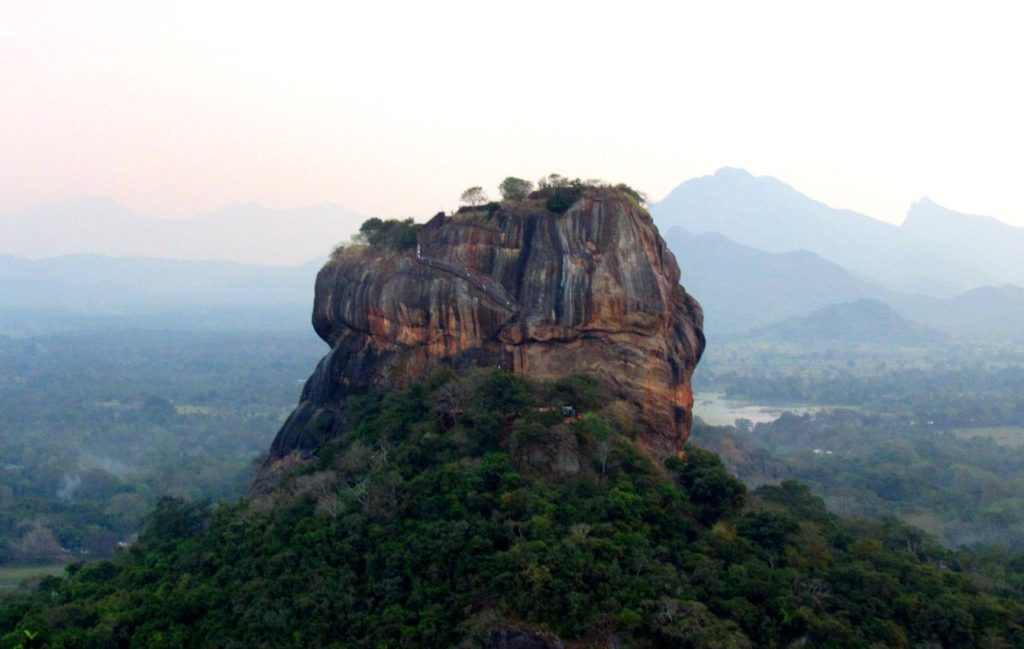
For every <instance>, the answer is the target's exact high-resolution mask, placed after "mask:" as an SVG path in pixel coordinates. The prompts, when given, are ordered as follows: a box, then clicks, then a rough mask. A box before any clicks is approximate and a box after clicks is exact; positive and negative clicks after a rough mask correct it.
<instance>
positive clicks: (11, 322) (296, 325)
mask: <svg viewBox="0 0 1024 649" xmlns="http://www.w3.org/2000/svg"><path fill="white" fill-rule="evenodd" d="M322 263H323V260H322V259H317V260H313V261H309V262H307V263H305V264H302V265H299V266H257V265H253V264H239V263H235V262H229V261H188V260H175V259H146V258H114V257H102V256H97V255H74V256H67V257H57V258H54V259H43V260H29V259H24V258H20V257H12V256H9V255H0V334H3V333H8V334H24V333H40V332H53V331H67V330H79V329H94V328H110V327H116V328H124V327H143V328H148V329H217V330H250V329H260V330H266V329H273V330H289V331H303V332H304V331H309V332H310V333H311V335H312V332H311V330H310V324H309V317H310V308H311V307H310V305H311V304H312V303H313V283H314V280H315V278H316V273H317V271H318V270H319V269H320V266H321V265H322Z"/></svg>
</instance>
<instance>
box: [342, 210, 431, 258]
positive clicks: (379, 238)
mask: <svg viewBox="0 0 1024 649" xmlns="http://www.w3.org/2000/svg"><path fill="white" fill-rule="evenodd" d="M421 227H422V225H420V224H419V223H415V222H413V220H412V218H407V219H405V220H398V219H388V220H382V219H378V218H376V217H374V218H371V219H367V220H366V221H363V224H362V225H360V226H359V233H358V234H357V235H356V236H355V240H356V242H357V243H365V244H367V245H370V246H374V247H389V248H397V249H398V250H408V249H410V248H415V247H416V236H417V234H418V233H419V230H420V228H421Z"/></svg>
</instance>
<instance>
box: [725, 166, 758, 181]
mask: <svg viewBox="0 0 1024 649" xmlns="http://www.w3.org/2000/svg"><path fill="white" fill-rule="evenodd" d="M715 177H717V178H743V179H747V178H755V176H754V174H752V173H750V172H749V171H747V170H746V169H743V168H741V167H722V168H720V169H719V170H718V171H716V172H715Z"/></svg>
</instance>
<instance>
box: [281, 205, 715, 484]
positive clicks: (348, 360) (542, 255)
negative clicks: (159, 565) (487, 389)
mask: <svg viewBox="0 0 1024 649" xmlns="http://www.w3.org/2000/svg"><path fill="white" fill-rule="evenodd" d="M702 321H703V317H702V313H701V308H700V305H699V304H698V303H697V301H696V300H695V299H694V298H693V297H691V296H690V295H688V294H687V293H686V291H685V290H684V289H683V287H682V286H681V285H680V283H679V267H678V265H677V264H676V260H675V257H674V256H673V255H672V253H671V252H670V251H669V250H668V248H667V247H666V245H665V242H664V240H662V238H661V236H660V235H659V234H658V230H657V228H656V227H655V226H654V223H653V222H652V220H651V218H650V216H649V215H648V214H647V212H646V211H645V210H644V209H643V208H641V207H640V206H639V205H638V204H637V203H636V202H635V201H634V200H633V199H632V198H631V197H630V196H628V195H626V194H625V193H623V192H621V191H619V190H615V189H610V188H591V189H588V190H586V191H585V192H584V193H583V195H582V197H581V198H580V199H579V200H577V201H576V203H575V204H573V205H572V207H570V208H569V209H568V210H567V211H566V212H564V213H562V214H554V213H551V212H549V211H547V210H546V209H545V208H544V207H543V205H542V204H541V203H540V202H537V201H524V202H521V203H512V204H507V205H503V206H502V208H501V209H500V210H498V211H497V212H495V213H494V214H491V215H485V214H484V213H483V212H468V213H467V212H464V213H459V214H456V215H454V216H451V217H446V216H443V215H438V216H436V217H435V218H434V219H433V220H431V221H430V222H429V223H427V224H425V225H424V226H423V227H422V229H421V230H420V231H419V238H418V245H417V247H416V249H409V250H404V251H399V250H395V249H389V248H383V247H370V246H351V247H348V248H346V249H344V250H343V251H341V252H339V253H338V254H336V255H335V256H334V258H332V259H331V261H329V262H328V263H327V264H326V265H325V266H324V267H323V268H322V269H321V270H320V273H319V274H318V276H317V279H316V298H315V303H314V306H313V326H314V328H315V329H316V332H317V333H318V334H319V335H320V337H321V338H323V339H324V340H325V341H326V342H327V343H328V344H329V345H330V346H331V350H330V352H328V354H327V355H326V356H325V357H324V358H323V360H321V361H320V363H319V364H318V365H317V368H316V370H315V371H314V372H313V375H312V376H311V377H310V378H309V380H308V381H307V382H306V385H305V387H304V389H303V391H302V397H301V400H300V403H299V406H298V408H296V410H295V411H294V412H293V413H292V415H291V416H290V417H289V418H288V420H287V421H286V422H285V424H284V426H283V427H282V428H281V431H280V432H279V433H278V435H277V438H276V439H275V440H274V443H273V445H272V447H271V451H270V457H269V459H268V465H267V468H271V467H273V466H274V464H275V463H277V462H279V461H281V460H282V458H285V457H286V456H288V455H289V454H290V453H292V452H295V451H298V452H300V453H302V454H309V453H314V452H315V451H316V450H317V448H319V446H321V445H322V444H323V443H324V442H325V441H326V440H327V439H329V438H330V437H332V436H334V435H336V434H339V433H340V432H342V431H344V430H345V429H346V428H347V427H348V425H349V422H348V420H347V413H346V398H347V397H348V396H349V395H351V394H358V393H362V392H366V391H368V390H372V389H376V388H381V389H387V388H392V387H401V386H404V385H407V384H409V383H410V382H414V381H418V380H420V379H423V378H424V377H426V376H427V375H428V374H429V373H430V372H431V371H432V370H434V369H435V368H437V367H438V366H440V365H448V366H451V367H453V368H455V369H456V370H460V369H468V368H472V367H480V366H493V367H499V368H502V369H506V370H510V371H513V372H516V373H518V374H522V375H525V376H528V377H530V378H533V379H541V380H543V379H554V378H558V377H561V376H564V375H566V374H569V373H573V372H583V373H588V374H591V375H593V376H596V377H598V378H599V379H600V380H602V381H603V382H604V383H605V384H606V385H608V386H609V387H610V388H611V390H612V392H613V393H614V394H615V395H617V397H618V398H619V399H622V400H625V401H628V402H631V403H633V404H635V405H636V406H637V407H638V409H639V412H640V413H641V415H640V417H641V423H642V430H643V432H642V433H641V435H640V437H639V441H640V443H641V444H642V445H643V446H644V447H645V448H647V449H648V450H649V451H650V452H652V453H654V454H656V455H658V456H665V455H669V454H672V453H676V452H678V451H679V450H680V448H681V447H682V445H683V443H684V442H685V441H686V438H687V436H688V435H689V431H690V426H691V423H692V414H691V408H692V406H693V392H692V389H691V385H690V377H691V375H692V374H693V370H694V368H695V366H696V364H697V362H698V361H699V360H700V357H701V353H702V352H703V350H704V335H703V332H702Z"/></svg>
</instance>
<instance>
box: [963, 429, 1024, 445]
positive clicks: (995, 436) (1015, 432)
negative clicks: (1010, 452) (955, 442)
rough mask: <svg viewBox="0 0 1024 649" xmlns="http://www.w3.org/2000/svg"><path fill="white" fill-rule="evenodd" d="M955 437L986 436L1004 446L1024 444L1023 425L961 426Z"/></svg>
mask: <svg viewBox="0 0 1024 649" xmlns="http://www.w3.org/2000/svg"><path fill="white" fill-rule="evenodd" d="M955 432H956V435H957V437H962V438H965V439H967V438H971V437H988V438H990V439H991V440H992V441H993V442H995V443H997V444H1003V445H1004V446H1012V447H1014V448H1016V447H1018V446H1024V426H982V427H980V428H961V429H959V430H957V431H955Z"/></svg>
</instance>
